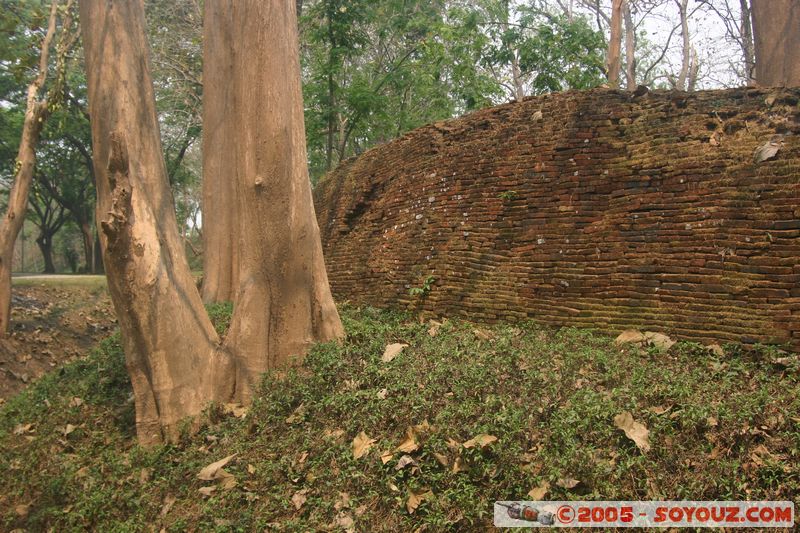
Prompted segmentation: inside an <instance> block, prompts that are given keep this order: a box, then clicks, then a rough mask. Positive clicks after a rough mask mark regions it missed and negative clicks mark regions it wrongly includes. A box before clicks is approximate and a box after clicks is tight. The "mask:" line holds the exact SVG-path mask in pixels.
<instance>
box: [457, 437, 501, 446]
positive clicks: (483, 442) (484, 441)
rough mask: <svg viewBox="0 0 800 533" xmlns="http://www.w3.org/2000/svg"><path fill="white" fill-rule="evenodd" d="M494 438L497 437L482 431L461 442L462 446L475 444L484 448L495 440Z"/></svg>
mask: <svg viewBox="0 0 800 533" xmlns="http://www.w3.org/2000/svg"><path fill="white" fill-rule="evenodd" d="M496 440H497V437H495V436H494V435H486V434H485V433H482V434H480V435H478V436H477V437H474V438H471V439H469V440H468V441H466V442H465V443H464V444H463V446H464V448H474V447H475V446H478V447H480V448H485V447H487V446H489V445H490V444H491V443H493V442H495V441H496Z"/></svg>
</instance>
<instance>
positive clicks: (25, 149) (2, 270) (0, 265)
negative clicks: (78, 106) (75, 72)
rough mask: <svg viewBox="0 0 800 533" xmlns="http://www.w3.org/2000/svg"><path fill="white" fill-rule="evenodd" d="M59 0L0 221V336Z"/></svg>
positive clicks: (44, 106) (42, 114) (43, 109)
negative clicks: (4, 210) (0, 220)
mask: <svg viewBox="0 0 800 533" xmlns="http://www.w3.org/2000/svg"><path fill="white" fill-rule="evenodd" d="M57 8H58V2H57V1H56V0H53V1H52V4H51V6H50V19H49V22H48V26H47V33H46V34H45V37H44V40H43V41H42V52H41V56H40V59H39V73H38V75H37V76H36V79H35V80H34V81H33V82H32V83H31V84H30V86H28V94H27V100H26V108H25V120H24V122H23V124H22V136H21V139H20V142H19V151H18V152H17V161H16V166H15V170H16V172H15V174H14V183H13V185H12V186H11V192H10V193H9V195H8V208H7V209H6V215H5V217H4V218H3V221H2V222H0V336H4V335H5V334H6V333H7V332H8V326H9V324H10V320H9V318H10V315H11V268H12V263H13V260H14V244H15V243H16V242H17V235H19V230H20V229H22V224H23V222H25V209H26V208H27V206H28V195H29V193H30V190H31V184H32V183H33V171H34V168H35V166H36V145H37V144H39V136H40V135H41V132H42V127H43V126H44V121H45V120H46V119H47V116H48V114H49V111H48V102H47V100H46V99H43V100H40V92H41V90H42V87H43V86H44V82H45V80H46V79H47V69H48V57H49V53H50V45H51V44H52V41H53V36H54V34H55V31H56V16H57Z"/></svg>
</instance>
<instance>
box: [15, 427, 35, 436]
mask: <svg viewBox="0 0 800 533" xmlns="http://www.w3.org/2000/svg"><path fill="white" fill-rule="evenodd" d="M32 430H33V424H19V425H18V426H16V427H15V428H14V435H22V434H23V433H28V432H31V431H32Z"/></svg>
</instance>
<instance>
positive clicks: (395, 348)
mask: <svg viewBox="0 0 800 533" xmlns="http://www.w3.org/2000/svg"><path fill="white" fill-rule="evenodd" d="M407 347H408V344H402V343H395V344H389V345H387V346H386V350H384V352H383V356H382V357H381V361H383V362H384V363H388V362H390V361H391V360H392V359H394V358H395V357H397V356H398V355H400V352H402V351H403V348H407Z"/></svg>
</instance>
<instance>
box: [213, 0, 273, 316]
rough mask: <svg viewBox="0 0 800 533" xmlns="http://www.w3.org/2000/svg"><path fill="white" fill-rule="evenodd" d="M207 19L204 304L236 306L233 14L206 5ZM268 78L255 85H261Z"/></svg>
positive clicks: (220, 5)
mask: <svg viewBox="0 0 800 533" xmlns="http://www.w3.org/2000/svg"><path fill="white" fill-rule="evenodd" d="M204 8H205V15H204V17H203V21H204V22H203V251H204V253H203V300H204V301H205V302H209V303H210V302H224V301H233V300H234V299H235V297H236V291H237V289H238V285H239V254H238V249H239V241H238V239H236V238H235V237H234V236H235V235H236V232H237V231H238V229H239V221H238V217H237V204H236V184H235V171H234V169H235V168H236V160H235V157H234V148H235V145H234V135H235V131H236V128H237V127H238V125H237V124H236V123H235V122H233V121H231V119H230V117H231V113H233V105H234V102H233V97H234V95H233V90H232V88H231V78H232V76H233V59H234V56H233V49H232V48H231V43H232V42H233V35H232V34H231V31H232V28H231V21H230V19H231V11H230V9H229V6H226V5H224V3H222V2H218V1H207V2H205V6H204ZM261 78H263V74H261V75H259V76H258V77H256V78H254V79H253V80H251V81H252V82H253V83H258V80H260V79H261Z"/></svg>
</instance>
